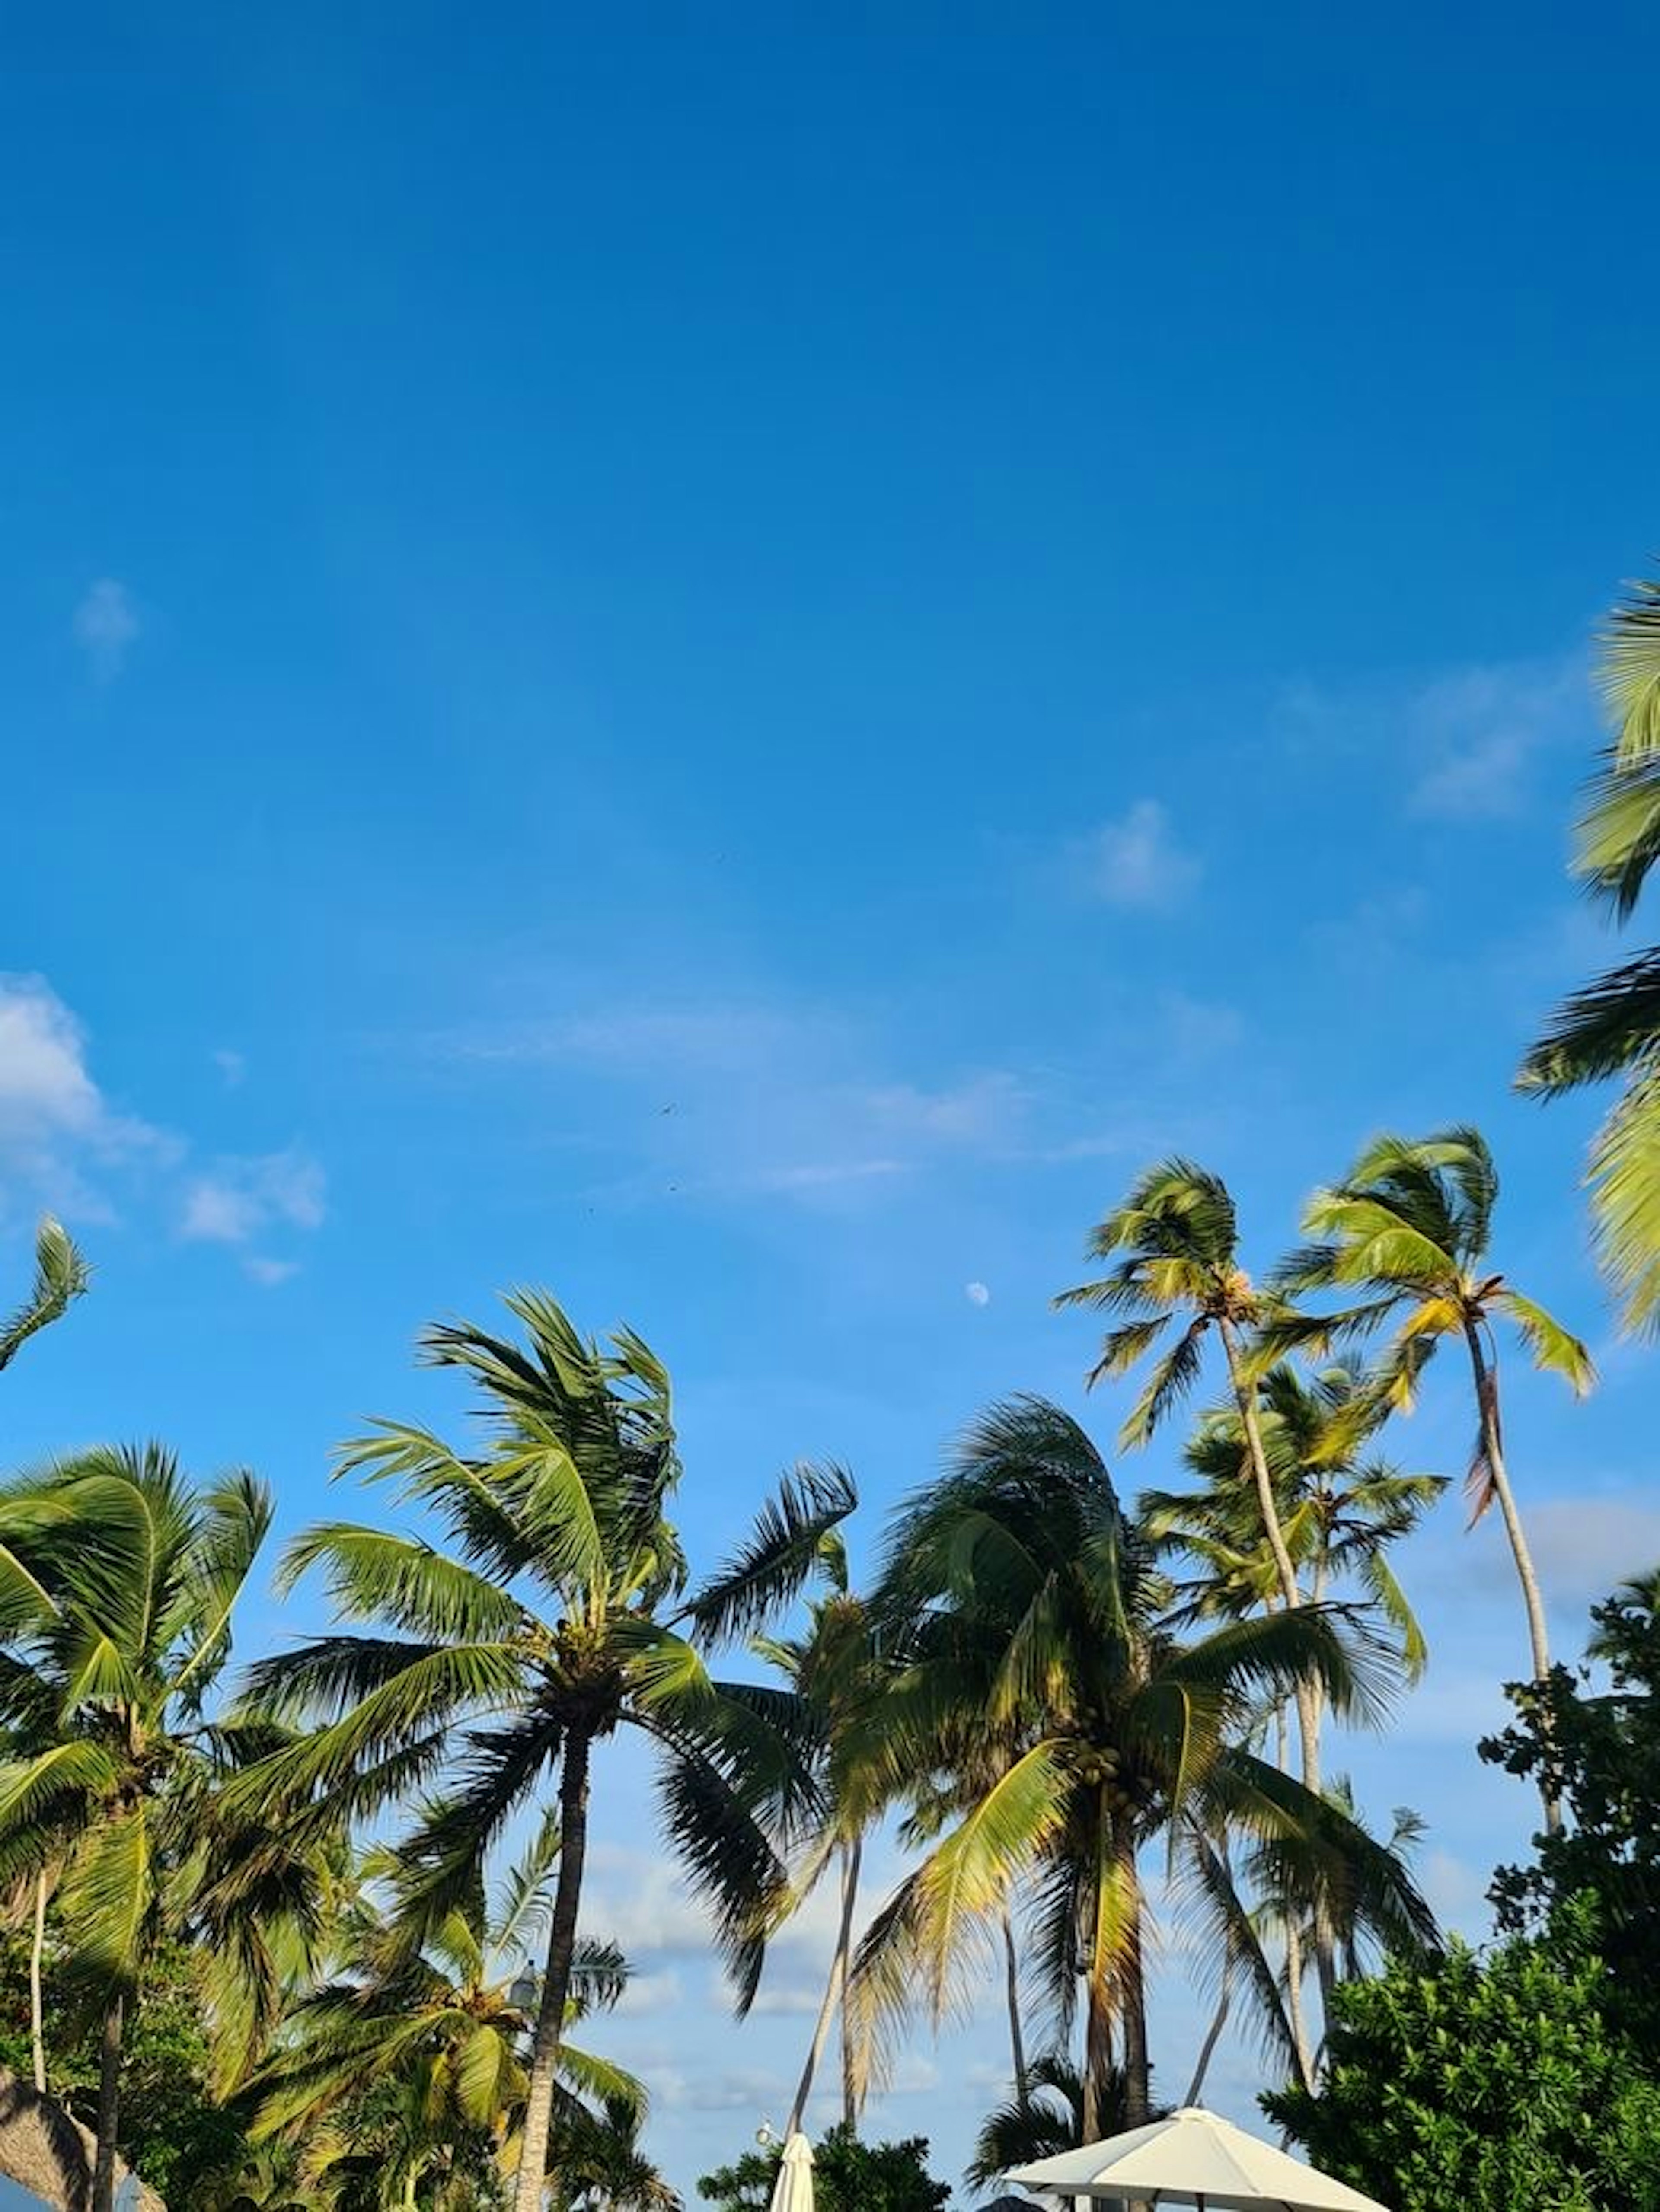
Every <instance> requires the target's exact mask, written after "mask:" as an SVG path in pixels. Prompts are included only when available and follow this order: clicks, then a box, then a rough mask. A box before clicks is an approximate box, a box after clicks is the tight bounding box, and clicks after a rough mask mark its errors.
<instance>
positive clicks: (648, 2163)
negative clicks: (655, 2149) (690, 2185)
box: [557, 2098, 680, 2212]
mask: <svg viewBox="0 0 1660 2212" xmlns="http://www.w3.org/2000/svg"><path fill="white" fill-rule="evenodd" d="M640 2118H641V2115H640V2112H639V2108H638V2107H637V2106H633V2105H630V2104H628V2103H626V2102H623V2101H622V2100H617V2099H611V2098H608V2099H606V2100H605V2102H604V2104H603V2105H602V2106H601V2109H600V2110H599V2112H597V2113H587V2112H586V2109H585V2112H584V2117H583V2118H581V2119H579V2120H575V2121H573V2122H572V2123H571V2124H570V2125H569V2127H568V2128H567V2129H566V2130H564V2132H563V2134H562V2137H561V2140H560V2144H559V2171H560V2177H561V2179H560V2187H559V2193H558V2199H557V2212H680V2197H679V2196H678V2193H677V2191H675V2190H674V2189H672V2187H671V2186H670V2185H669V2184H668V2182H667V2181H666V2180H665V2179H664V2178H663V2176H662V2174H661V2173H660V2172H659V2171H658V2169H657V2167H656V2166H654V2164H653V2162H652V2160H650V2158H649V2157H648V2155H647V2154H646V2153H645V2152H644V2151H643V2150H642V2148H641V2147H640Z"/></svg>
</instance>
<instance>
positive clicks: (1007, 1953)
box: [1003, 1905, 1031, 2112]
mask: <svg viewBox="0 0 1660 2212" xmlns="http://www.w3.org/2000/svg"><path fill="white" fill-rule="evenodd" d="M1003 1987H1004V1994H1005V1996H1006V2000H1007V2002H1008V2008H1009V2052H1010V2055H1011V2057H1012V2058H1013V2061H1014V2099H1015V2102H1016V2103H1017V2104H1018V2106H1019V2107H1020V2109H1021V2111H1022V2112H1025V2109H1026V2107H1027V2106H1029V2105H1030V2104H1031V2084H1030V2082H1029V2081H1027V2079H1026V2039H1025V2033H1024V2031H1023V2030H1022V2028H1021V2026H1020V1962H1019V1960H1018V1958H1017V1957H1016V1955H1015V1949H1014V1923H1013V1921H1012V1919H1011V1918H1010V1917H1009V1909H1008V1907H1007V1905H1005V1906H1004V1907H1003Z"/></svg>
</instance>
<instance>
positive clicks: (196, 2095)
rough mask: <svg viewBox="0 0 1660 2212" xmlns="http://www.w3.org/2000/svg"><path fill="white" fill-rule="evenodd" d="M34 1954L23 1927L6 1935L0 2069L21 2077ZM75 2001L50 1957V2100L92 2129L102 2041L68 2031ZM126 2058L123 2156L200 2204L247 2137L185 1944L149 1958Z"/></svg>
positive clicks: (25, 2070) (168, 2191) (175, 2199)
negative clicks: (231, 2102)
mask: <svg viewBox="0 0 1660 2212" xmlns="http://www.w3.org/2000/svg"><path fill="white" fill-rule="evenodd" d="M28 1951H29V1937H28V1934H27V1930H20V1929H3V1930H0V2066H4V2067H7V2068H9V2069H10V2070H11V2071H12V2072H13V2073H15V2074H16V2075H20V2076H21V2078H22V2079H23V2080H25V2081H27V2079H28V2077H29V2069H30V2065H31V2063H32V2055H31V2051H30V2033H29V2013H28ZM72 1995H73V1992H72V1988H71V1987H70V1984H69V1981H68V1978H67V1977H66V1975H65V1972H64V1964H63V1961H62V1960H61V1958H60V1957H59V1956H58V1955H57V1954H56V1953H55V1951H54V1954H53V1955H51V1956H49V1958H48V1960H47V1964H46V2021H47V2039H46V2060H47V2069H48V2077H49V2080H50V2081H51V2085H52V2093H53V2094H54V2095H55V2096H57V2097H58V2098H60V2099H61V2100H63V2101H64V2103H65V2104H66V2105H68V2106H69V2107H70V2111H71V2112H74V2113H75V2115H76V2118H78V2119H80V2120H81V2121H82V2123H83V2124H85V2125H86V2126H88V2127H91V2126H93V2125H94V2124H95V2123H96V2120H97V2117H98V2039H97V2036H96V2034H95V2033H94V2032H93V2031H92V2029H91V2027H90V2026H88V2027H85V2028H83V2029H82V2032H81V2033H79V2034H76V2033H73V2032H72V2023H73V2020H74V2010H73V2005H72V2001H71V2000H72ZM66 2029H67V2030H70V2031H71V2032H70V2033H67V2035H66V2033H65V2031H66ZM124 2059H125V2063H124V2065H123V2069H122V2075H123V2079H122V2100H121V2101H122V2115H121V2139H122V2146H123V2149H124V2151H125V2155H126V2156H127V2157H128V2158H129V2159H130V2160H131V2162H132V2163H133V2164H134V2165H135V2166H137V2168H138V2169H139V2171H140V2172H142V2173H143V2175H144V2177H145V2179H147V2180H148V2181H149V2183H150V2184H151V2185H152V2186H153V2187H154V2188H155V2189H156V2190H158V2191H160V2193H161V2195H162V2196H163V2197H167V2199H168V2200H169V2202H170V2203H178V2204H179V2205H191V2204H194V2203H198V2202H199V2201H200V2200H201V2199H202V2197H203V2195H204V2191H206V2189H207V2187H208V2185H209V2183H210V2180H211V2179H212V2178H213V2177H215V2176H216V2175H218V2174H220V2173H222V2172H225V2171H226V2170H227V2169H228V2168H234V2167H235V2166H239V2165H240V2162H241V2160H242V2158H243V2155H244V2153H245V2149H246V2130H245V2127H244V2124H243V2120H242V2118H241V2116H240V2115H239V2114H238V2112H236V2111H235V2109H234V2107H231V2106H225V2105H223V2104H221V2103H220V2102H219V2101H218V2100H217V2099H216V2095H215V2090H214V2072H215V2069H214V2063H213V2051H212V2045H211V2039H210V2033H209V2028H208V2024H207V2021H206V2020H205V2018H204V2010H203V2004H202V1998H201V1993H200V1984H199V1980H198V1976H197V1974H196V1972H195V1962H194V1960H193V1957H192V1954H191V1953H190V1952H189V1951H188V1950H186V1949H185V1948H184V1947H182V1946H180V1945H178V1944H169V1945H167V1947H166V1948H163V1949H161V1951H159V1952H157V1953H156V1954H155V1955H154V1956H153V1957H152V1958H150V1959H149V1960H147V1962H146V1965H145V1968H144V1972H143V1979H142V1980H141V1982H140V1984H139V1987H138V1990H137V2001H136V2002H135V2004H134V2007H133V2013H132V2021H131V2027H130V2028H129V2029H128V2032H127V2035H126V2039H125V2054H124Z"/></svg>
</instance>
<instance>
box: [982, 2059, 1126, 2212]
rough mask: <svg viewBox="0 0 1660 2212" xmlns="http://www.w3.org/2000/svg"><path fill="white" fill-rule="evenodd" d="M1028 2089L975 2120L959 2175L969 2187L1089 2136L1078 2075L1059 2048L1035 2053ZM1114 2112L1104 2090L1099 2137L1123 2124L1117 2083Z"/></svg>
mask: <svg viewBox="0 0 1660 2212" xmlns="http://www.w3.org/2000/svg"><path fill="white" fill-rule="evenodd" d="M1028 2077H1029V2080H1028V2088H1027V2089H1026V2091H1025V2092H1020V2093H1017V2094H1016V2095H1015V2096H1014V2097H1012V2099H1010V2100H1009V2101H1008V2102H1007V2103H1006V2104H1002V2105H998V2106H994V2108H993V2109H992V2110H991V2111H990V2112H988V2113H987V2115H986V2117H985V2118H984V2119H983V2120H982V2122H981V2123H980V2132H979V2133H978V2135H976V2137H975V2139H974V2155H973V2156H972V2158H971V2159H970V2160H969V2163H968V2166H967V2167H966V2168H965V2169H964V2174H963V2179H964V2181H965V2182H966V2183H967V2185H968V2186H969V2187H970V2189H975V2190H979V2189H991V2188H994V2187H995V2185H996V2184H997V2183H998V2182H999V2181H1000V2180H1001V2179H1002V2177H1003V2176H1004V2175H1005V2174H1006V2173H1007V2172H1010V2171H1011V2170H1012V2168H1013V2167H1015V2166H1035V2165H1036V2164H1037V2161H1038V2160H1039V2159H1043V2158H1054V2157H1055V2156H1057V2155H1058V2154H1059V2153H1061V2151H1064V2150H1076V2149H1077V2148H1078V2147H1079V2144H1080V2143H1083V2142H1089V2141H1090V2140H1091V2137H1090V2136H1087V2135H1085V2131H1084V2077H1083V2075H1081V2074H1080V2073H1079V2070H1078V2068H1077V2067H1076V2065H1075V2064H1074V2063H1073V2061H1072V2060H1071V2059H1070V2058H1069V2057H1067V2054H1066V2052H1065V2051H1039V2052H1038V2054H1037V2057H1035V2058H1034V2059H1033V2060H1032V2061H1031V2066H1030V2068H1029V2069H1028ZM1117 2087H1118V2090H1119V2096H1118V2101H1117V2107H1116V2110H1115V2108H1114V2102H1113V2099H1112V2097H1111V2096H1110V2095H1109V2096H1108V2097H1107V2099H1106V2100H1105V2101H1104V2105H1103V2106H1102V2109H1101V2110H1100V2112H1098V2115H1097V2118H1096V2126H1097V2128H1098V2130H1099V2132H1100V2133H1101V2134H1103V2135H1113V2134H1116V2132H1117V2130H1119V2128H1120V2127H1122V2125H1123V2124H1125V2123H1124V2116H1123V2099H1122V2077H1120V2078H1119V2081H1118V2083H1117Z"/></svg>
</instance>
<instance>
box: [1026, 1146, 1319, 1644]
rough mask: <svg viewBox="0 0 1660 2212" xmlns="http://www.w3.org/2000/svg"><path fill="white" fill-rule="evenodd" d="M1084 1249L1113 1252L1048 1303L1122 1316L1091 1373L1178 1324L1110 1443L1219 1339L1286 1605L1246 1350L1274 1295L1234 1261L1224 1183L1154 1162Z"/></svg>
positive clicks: (1177, 1398) (1164, 1399)
mask: <svg viewBox="0 0 1660 2212" xmlns="http://www.w3.org/2000/svg"><path fill="white" fill-rule="evenodd" d="M1088 1251H1089V1256H1090V1257H1091V1259H1094V1260H1107V1261H1112V1262H1113V1264H1112V1266H1111V1267H1110V1269H1109V1271H1108V1273H1106V1274H1105V1275H1104V1276H1101V1277H1099V1278H1098V1279H1096V1280H1095V1281H1093V1282H1088V1283H1082V1284H1079V1286H1078V1287H1077V1288H1076V1289H1075V1290H1070V1291H1062V1292H1061V1295H1060V1296H1059V1297H1057V1298H1056V1299H1055V1304H1056V1305H1057V1306H1062V1307H1065V1306H1086V1307H1089V1308H1091V1310H1094V1311H1097V1312H1104V1313H1108V1314H1114V1315H1117V1316H1122V1318H1121V1319H1120V1320H1119V1322H1117V1325H1116V1327H1115V1328H1111V1329H1110V1330H1109V1331H1108V1333H1107V1336H1106V1340H1105V1341H1104V1344H1103V1346H1102V1347H1101V1357H1100V1358H1099V1359H1098V1361H1097V1362H1096V1364H1095V1366H1094V1367H1093V1368H1092V1369H1091V1371H1090V1376H1089V1380H1090V1382H1091V1384H1093V1383H1098V1382H1099V1381H1101V1380H1102V1379H1103V1378H1104V1377H1105V1376H1116V1375H1125V1374H1128V1372H1129V1370H1130V1369H1131V1368H1133V1367H1135V1366H1137V1365H1139V1364H1140V1361H1141V1360H1142V1359H1143V1358H1146V1354H1147V1353H1148V1352H1151V1351H1152V1348H1153V1346H1155V1345H1156V1344H1157V1343H1158V1340H1159V1339H1160V1338H1161V1337H1163V1336H1164V1335H1165V1334H1166V1332H1167V1331H1168V1330H1169V1329H1170V1328H1171V1327H1172V1325H1173V1324H1176V1323H1177V1322H1179V1323H1180V1324H1181V1327H1180V1333H1179V1334H1177V1339H1176V1341H1175V1343H1174V1344H1173V1345H1171V1346H1170V1347H1169V1348H1168V1349H1167V1350H1166V1351H1165V1352H1164V1353H1163V1354H1162V1355H1161V1357H1160V1358H1158V1360H1157V1361H1156V1363H1155V1364H1154V1366H1153V1370H1152V1374H1151V1375H1150V1376H1149V1377H1148V1379H1147V1382H1146V1386H1145V1387H1144V1389H1142V1392H1141V1395H1140V1398H1139V1399H1138V1400H1137V1401H1136V1402H1135V1404H1134V1407H1132V1408H1131V1411H1130V1413H1129V1415H1128V1418H1127V1419H1126V1420H1125V1422H1124V1425H1123V1428H1122V1431H1121V1432H1120V1437H1119V1441H1120V1443H1121V1445H1122V1447H1123V1448H1124V1449H1126V1450H1129V1449H1137V1448H1139V1447H1140V1446H1141V1445H1143V1444H1146V1443H1148V1442H1150V1441H1151V1439H1152V1436H1153V1433H1154V1431H1156V1430H1157V1429H1158V1427H1159V1425H1161V1423H1163V1422H1164V1420H1165V1419H1167V1418H1168V1417H1169V1416H1170V1415H1171V1413H1174V1412H1175V1411H1176V1409H1177V1407H1178V1406H1179V1405H1180V1404H1181V1403H1182V1401H1183V1400H1184V1399H1185V1398H1186V1397H1187V1396H1188V1395H1189V1394H1190V1393H1191V1391H1192V1390H1193V1389H1194V1387H1195V1384H1196V1383H1198V1381H1199V1377H1200V1375H1201V1371H1202V1364H1203V1355H1204V1347H1205V1345H1206V1343H1207V1340H1215V1341H1216V1342H1218V1343H1219V1345H1220V1346H1221V1348H1222V1356H1223V1358H1224V1360H1225V1364H1226V1367H1227V1375H1228V1383H1229V1387H1230V1389H1231V1391H1232V1393H1233V1400H1234V1404H1235V1406H1236V1407H1237V1411H1238V1415H1239V1421H1240V1425H1241V1427H1242V1428H1243V1431H1244V1436H1245V1441H1246V1445H1247V1449H1248V1450H1249V1453H1250V1465H1251V1473H1252V1475H1253V1478H1254V1480H1255V1481H1256V1502H1257V1509H1258V1511H1259V1512H1260V1514H1261V1516H1262V1534H1263V1536H1264V1538H1265V1539H1266V1541H1267V1542H1268V1549H1269V1552H1270V1553H1271V1554H1272V1556H1273V1559H1274V1569H1275V1572H1276V1573H1277V1574H1278V1576H1279V1578H1280V1595H1281V1596H1282V1597H1283V1598H1284V1600H1285V1602H1286V1605H1287V1606H1288V1607H1291V1608H1292V1610H1295V1608H1296V1607H1298V1605H1299V1604H1300V1603H1301V1601H1302V1600H1301V1593H1300V1592H1299V1590H1298V1583H1297V1571H1296V1569H1295V1566H1294V1565H1293V1564H1292V1557H1291V1553H1290V1552H1289V1551H1288V1550H1287V1548H1286V1539H1285V1532H1284V1530H1283V1529H1282V1528H1281V1527H1280V1509H1279V1504H1278V1501H1277V1500H1276V1498H1275V1497H1274V1478H1273V1475H1272V1473H1271V1471H1270V1469H1269V1467H1268V1457H1267V1455H1266V1453H1265V1451H1264V1449H1263V1446H1262V1429H1261V1425H1260V1423H1259V1421H1258V1419H1257V1402H1256V1371H1257V1370H1256V1366H1255V1364H1254V1362H1253V1359H1252V1356H1251V1345H1252V1338H1253V1336H1254V1334H1255V1333H1256V1331H1257V1330H1258V1329H1259V1328H1261V1327H1262V1324H1263V1322H1265V1321H1271V1320H1274V1319H1278V1318H1280V1317H1281V1316H1282V1313H1283V1301H1281V1300H1280V1299H1278V1298H1276V1297H1274V1296H1272V1295H1271V1294H1267V1293H1265V1292H1264V1291H1262V1290H1260V1289H1259V1288H1258V1287H1257V1286H1256V1285H1255V1284H1253V1282H1252V1281H1251V1279H1250V1276H1249V1275H1248V1274H1247V1273H1245V1271H1244V1269H1243V1267H1241V1266H1240V1264H1239V1227H1238V1218H1237V1213H1236V1212H1235V1209H1234V1203H1233V1198H1232V1194H1231V1193H1230V1191H1229V1189H1228V1187H1227V1185H1226V1184H1225V1182H1223V1181H1222V1179H1221V1177H1220V1176H1217V1175H1213V1174H1212V1173H1211V1172H1210V1170H1208V1169H1206V1168H1201V1167H1197V1166H1195V1164H1194V1163H1193V1162H1192V1161H1191V1160H1184V1159H1169V1160H1163V1161H1160V1162H1159V1163H1158V1165H1157V1166H1155V1167H1151V1168H1149V1169H1147V1170H1146V1172H1145V1173H1144V1174H1143V1175H1141V1176H1139V1177H1138V1178H1137V1180H1136V1182H1134V1184H1133V1185H1132V1186H1131V1188H1130V1190H1129V1193H1128V1195H1127V1197H1126V1198H1125V1200H1124V1202H1123V1204H1122V1206H1116V1207H1115V1208H1114V1210H1113V1211H1112V1212H1110V1213H1109V1214H1107V1215H1106V1216H1105V1217H1104V1219H1103V1220H1101V1221H1100V1222H1098V1224H1097V1225H1096V1226H1095V1227H1094V1228H1093V1229H1092V1230H1091V1231H1090V1235H1089V1241H1088Z"/></svg>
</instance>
